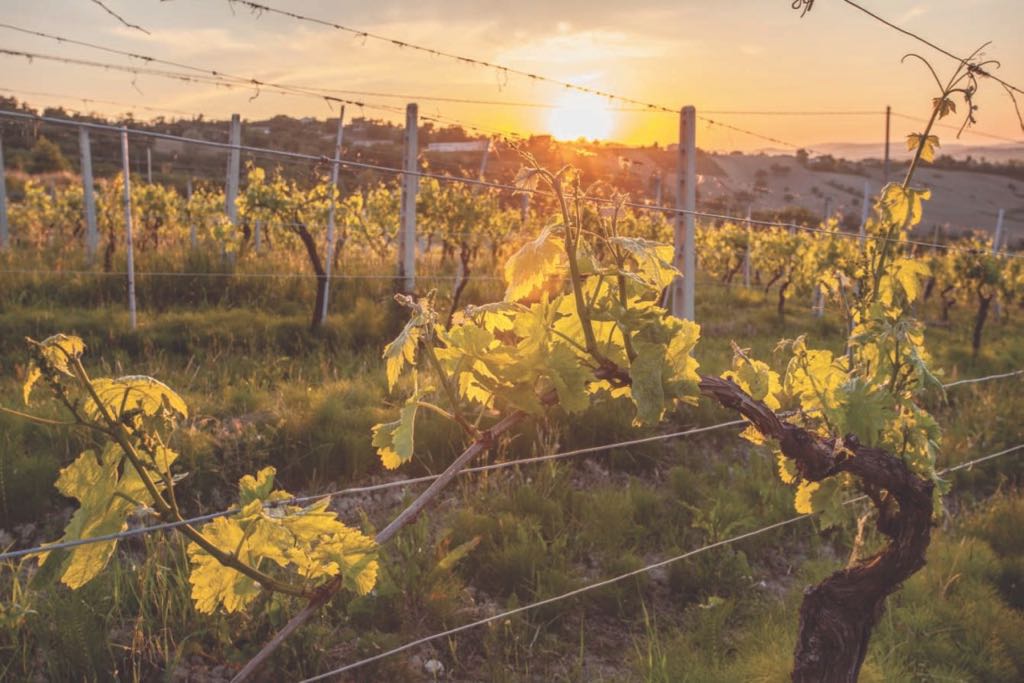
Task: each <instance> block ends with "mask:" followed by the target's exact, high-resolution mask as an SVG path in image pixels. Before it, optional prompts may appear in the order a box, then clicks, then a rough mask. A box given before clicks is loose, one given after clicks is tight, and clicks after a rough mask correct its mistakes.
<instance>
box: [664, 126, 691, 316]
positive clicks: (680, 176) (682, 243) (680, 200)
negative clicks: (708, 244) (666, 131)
mask: <svg viewBox="0 0 1024 683" xmlns="http://www.w3.org/2000/svg"><path fill="white" fill-rule="evenodd" d="M675 193H676V209H677V211H676V216H675V221H674V223H675V225H674V230H673V233H674V235H673V236H674V244H675V257H674V259H673V265H674V266H675V267H676V268H677V269H678V270H679V272H680V273H682V277H677V278H676V279H675V281H673V283H672V285H671V290H670V291H671V311H672V315H674V316H676V317H678V318H685V319H687V320H693V319H694V294H695V291H694V285H695V282H694V280H695V276H696V271H697V268H696V264H697V255H696V250H695V246H694V239H695V233H696V217H695V216H694V215H693V212H694V211H695V210H696V207H697V110H696V109H695V108H694V107H692V106H686V107H683V108H682V110H681V111H680V112H679V157H678V159H677V165H676V187H675Z"/></svg>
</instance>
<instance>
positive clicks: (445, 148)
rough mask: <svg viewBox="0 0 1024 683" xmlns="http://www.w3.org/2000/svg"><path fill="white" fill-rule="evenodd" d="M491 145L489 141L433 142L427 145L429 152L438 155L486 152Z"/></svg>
mask: <svg viewBox="0 0 1024 683" xmlns="http://www.w3.org/2000/svg"><path fill="white" fill-rule="evenodd" d="M489 144H490V141H489V140H470V141H468V142H431V143H430V144H429V145H427V151H428V152H437V153H438V154H459V153H463V152H485V151H486V150H487V146H488V145H489Z"/></svg>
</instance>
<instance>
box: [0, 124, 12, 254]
mask: <svg viewBox="0 0 1024 683" xmlns="http://www.w3.org/2000/svg"><path fill="white" fill-rule="evenodd" d="M9 239H10V234H9V233H8V231H7V178H6V176H5V174H4V140H3V138H0V249H7V242H8V240H9Z"/></svg>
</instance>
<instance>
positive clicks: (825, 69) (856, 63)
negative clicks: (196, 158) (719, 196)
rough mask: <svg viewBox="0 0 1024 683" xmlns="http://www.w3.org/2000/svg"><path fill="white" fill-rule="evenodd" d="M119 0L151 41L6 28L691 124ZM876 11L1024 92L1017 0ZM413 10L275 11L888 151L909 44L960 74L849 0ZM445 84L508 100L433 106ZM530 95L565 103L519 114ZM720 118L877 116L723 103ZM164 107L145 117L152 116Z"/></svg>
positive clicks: (401, 88) (499, 125) (551, 119)
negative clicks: (974, 57)
mask: <svg viewBox="0 0 1024 683" xmlns="http://www.w3.org/2000/svg"><path fill="white" fill-rule="evenodd" d="M268 1H269V0H268ZM109 4H110V6H111V7H112V8H114V9H115V10H117V11H118V12H120V13H121V14H122V15H123V16H125V17H126V18H127V19H129V20H130V21H132V22H134V23H137V24H140V25H142V26H143V27H145V28H146V29H148V30H149V31H150V34H149V35H146V34H144V33H141V32H139V31H134V30H131V29H129V28H126V27H123V26H120V25H118V24H117V23H116V21H115V20H113V19H112V18H111V17H110V16H108V15H106V14H105V13H103V12H102V10H101V9H99V8H98V7H97V6H96V5H94V4H92V3H87V2H68V1H67V0H65V1H64V2H58V1H56V0H37V1H35V2H32V3H18V4H17V5H16V6H14V7H7V8H5V12H4V18H3V19H2V21H4V22H6V23H10V24H13V25H16V26H21V27H25V28H31V29H37V30H42V31H47V32H51V33H58V34H61V35H65V36H68V37H72V38H78V39H81V40H87V41H91V42H96V43H101V44H104V45H108V46H111V47H117V48H119V49H124V50H130V51H134V52H139V53H144V54H148V55H152V56H156V57H160V58H164V59H170V60H175V61H178V62H184V63H187V64H191V65H195V66H200V67H211V68H217V69H220V70H222V71H226V72H229V73H234V74H237V75H241V76H246V77H256V78H260V79H262V80H270V81H278V82H284V83H289V84H294V85H303V86H315V87H322V88H337V89H344V90H354V91H371V92H376V93H384V94H396V95H415V96H418V97H417V101H418V102H419V104H420V111H421V112H422V113H423V114H425V115H431V116H437V117H444V118H448V119H455V120H460V121H464V122H467V123H471V124H475V125H477V126H480V127H482V128H484V129H487V130H489V131H496V132H497V131H501V132H515V133H520V134H530V133H549V132H554V133H555V134H556V135H558V136H560V137H575V136H577V135H585V136H588V137H592V136H601V137H605V136H607V137H609V138H611V139H614V140H617V141H622V142H627V143H632V144H650V143H652V142H655V141H657V142H660V143H661V144H667V143H670V142H673V141H674V139H675V136H676V135H677V131H678V121H677V117H676V116H675V115H672V114H665V113H650V112H645V111H636V110H635V109H636V108H635V107H634V106H633V105H625V104H622V103H614V102H608V101H605V100H601V99H598V98H594V97H587V96H582V95H578V94H573V93H571V92H569V91H566V90H564V89H561V88H558V87H557V86H552V85H549V84H544V83H539V82H535V81H531V80H529V79H526V78H522V77H517V76H507V77H506V76H503V75H502V74H500V73H498V72H495V71H494V70H491V69H486V68H482V67H473V66H468V65H465V64H461V63H457V62H454V61H451V60H446V59H443V58H439V57H430V56H427V55H423V54H420V53H416V52H414V51H411V50H408V49H401V48H398V47H395V46H393V45H386V44H382V43H379V42H376V41H373V40H366V41H364V40H362V39H358V38H353V36H351V35H348V34H345V33H342V32H339V31H336V30H333V29H331V28H328V27H324V26H317V25H312V24H304V23H300V22H296V21H294V20H291V19H288V18H285V17H276V16H270V15H263V16H256V15H254V14H252V13H250V12H249V11H247V10H245V9H243V8H241V7H238V6H234V7H232V6H229V4H228V3H227V2H218V1H216V0H208V1H206V2H199V1H198V0H176V1H175V2H157V1H156V0H140V1H136V2H128V0H111V1H110V2H109ZM863 4H865V5H866V6H868V7H869V8H871V9H873V10H876V11H878V12H879V13H881V14H882V15H884V16H886V17H888V18H890V19H892V20H893V21H896V22H898V23H899V24H900V25H902V26H905V27H907V28H908V29H911V30H914V31H917V32H919V33H921V34H923V35H925V36H927V37H929V38H931V39H932V40H934V41H935V42H937V43H939V44H940V45H943V46H946V47H948V48H949V49H951V50H953V51H954V52H957V53H968V52H970V51H971V50H972V49H974V48H975V47H977V46H978V45H980V44H981V43H982V42H984V41H986V40H991V41H993V44H992V46H991V47H990V48H989V49H988V54H989V55H991V56H992V57H995V58H998V59H1000V60H1001V61H1002V64H1003V66H1002V68H1001V69H1000V70H999V73H1000V75H1002V76H1003V77H1004V78H1006V79H1007V80H1008V81H1010V82H1013V83H1016V84H1017V85H1020V86H1021V87H1024V41H1021V40H1020V27H1021V26H1022V25H1024V4H1022V3H1020V2H1019V0H932V1H931V2H923V1H919V2H915V1H905V0H889V1H887V2H881V0H863ZM408 5H409V3H401V2H395V1H392V0H376V1H375V2H372V3H370V2H350V3H344V4H343V5H342V4H339V3H336V2H329V1H328V0H306V1H288V0H276V6H279V7H282V8H287V9H291V10H294V11H296V12H301V13H306V14H310V15H313V16H317V17H322V18H325V19H329V20H332V21H337V22H340V23H344V24H347V25H350V26H353V27H356V28H360V29H363V30H368V31H372V32H376V33H380V34H384V35H389V36H393V37H396V38H399V39H401V40H405V41H408V42H413V43H419V44H423V45H428V46H433V47H436V48H438V49H442V50H445V51H448V52H455V53H460V54H465V55H468V56H474V57H478V58H481V59H485V60H489V61H493V62H498V63H502V64H507V65H509V66H512V67H515V68H518V69H523V70H526V71H531V72H536V73H541V74H545V75H548V76H551V77H552V78H556V79H561V80H567V81H572V82H575V83H580V84H583V85H588V86H591V87H593V88H598V89H601V90H606V91H612V92H616V93H620V94H622V95H626V96H629V97H633V98H636V99H640V100H644V101H650V102H655V103H659V104H663V105H665V106H668V107H672V108H677V107H680V106H682V105H684V104H693V105H695V106H696V107H697V110H698V114H703V115H705V116H707V117H709V118H712V119H714V120H717V121H723V122H728V123H731V124H733V125H735V126H738V127H741V128H746V129H749V130H753V131H757V132H759V133H762V134H764V135H767V136H770V137H775V138H779V139H781V140H784V141H786V142H791V143H793V144H795V145H801V146H810V147H812V148H813V147H814V145H815V144H818V143H822V142H876V141H877V142H879V143H880V141H881V139H882V135H883V126H884V120H883V116H882V113H881V112H882V111H883V110H884V108H885V106H886V105H887V104H889V105H891V106H892V107H893V109H894V110H895V111H896V112H899V113H903V114H907V115H914V116H925V115H927V114H928V109H929V106H930V99H931V97H933V96H934V94H935V93H934V92H933V91H934V89H935V85H934V83H933V82H932V79H931V77H930V76H929V75H928V73H927V71H926V70H925V69H924V67H923V66H921V65H920V64H914V63H909V62H908V63H906V64H900V57H901V56H902V55H903V54H904V53H906V52H908V51H911V50H913V51H920V52H921V53H922V54H923V55H925V56H927V57H929V58H930V59H932V60H933V63H934V64H935V66H936V67H937V68H938V69H939V71H940V73H946V72H948V70H949V68H950V66H951V65H952V64H953V62H952V61H950V60H949V59H947V58H944V57H941V56H939V55H937V54H935V53H932V52H930V51H929V50H928V48H926V47H924V46H922V45H920V44H917V43H915V42H914V41H912V40H911V39H909V38H907V37H905V36H901V35H899V34H898V33H896V32H894V31H892V30H890V29H887V28H885V27H884V26H882V25H881V24H878V23H876V22H874V21H872V20H871V19H869V18H868V17H866V16H864V15H863V14H860V13H859V12H857V11H856V10H854V9H853V8H851V7H849V6H848V5H846V4H845V3H843V2H841V0H817V2H816V3H815V6H814V8H813V10H812V11H811V12H810V13H809V14H807V16H806V17H804V18H802V19H801V18H800V16H799V13H798V12H794V11H792V10H791V9H790V1H789V0H730V1H728V2H724V1H723V2H696V1H693V0H673V1H667V0H666V1H662V0H656V1H648V2H636V3H622V2H606V1H605V0H589V1H588V2H584V1H583V0H560V1H559V2H551V1H550V0H548V1H547V2H537V1H535V0H519V1H518V2H516V3H507V2H501V3H499V2H492V1H480V0H475V1H474V0H421V2H418V3H417V4H416V6H415V7H414V8H413V7H409V6H408ZM0 36H2V38H3V40H2V42H0V47H4V48H8V49H18V50H26V51H32V52H39V53H46V54H59V55H64V56H69V57H76V58H82V59H91V60H97V61H103V62H111V63H117V64H139V62H137V61H135V62H133V61H132V60H131V59H128V58H125V57H118V56H114V55H107V54H103V53H100V52H96V51H94V50H89V49H86V48H82V47H73V46H67V45H59V44H56V43H54V42H52V41H47V40H43V39H40V38H35V37H30V36H25V35H22V34H18V33H14V32H12V31H10V30H7V29H0ZM0 60H2V61H0V64H2V65H3V68H2V70H0V74H2V76H0V88H6V89H10V90H13V91H45V92H49V93H55V94H59V95H66V96H73V97H77V98H81V97H88V98H94V99H108V100H116V101H118V102H123V103H132V104H145V105H147V106H151V107H156V108H168V109H173V110H179V111H187V112H195V113H200V112H201V113H204V114H206V115H207V116H208V117H218V118H219V117H225V116H227V115H228V114H230V113H232V112H239V113H241V115H242V117H243V118H245V119H255V118H262V117H266V116H270V115H273V114H277V113H287V114H292V115H312V116H317V117H321V118H322V117H327V116H332V115H333V114H332V112H331V110H330V108H329V107H328V105H327V104H326V103H325V102H323V101H322V100H318V99H315V98H300V97H293V96H283V95H279V94H272V93H269V92H261V93H260V94H259V96H258V97H256V98H255V99H252V100H251V101H250V98H252V97H253V95H255V91H254V90H248V91H237V90H234V91H233V90H227V89H224V88H216V87H214V86H211V85H206V84H203V85H197V84H187V83H181V82H177V81H167V80H164V79H161V78H157V77H155V76H148V75H147V76H139V77H137V78H134V79H133V77H132V76H131V75H129V74H124V73H114V72H107V71H103V70H99V69H90V68H85V67H80V66H64V65H56V64H49V63H44V62H42V61H40V60H36V61H33V62H32V63H29V62H27V61H26V60H25V59H23V58H14V57H10V56H0ZM3 94H15V95H18V94H19V92H13V93H9V92H4V93H3ZM428 96H434V97H452V98H472V99H485V100H494V101H499V102H501V103H503V104H502V105H500V106H499V105H493V104H459V103H449V102H436V101H429V100H426V99H420V98H423V97H428ZM351 97H352V98H353V99H359V100H363V101H365V102H366V103H367V104H372V105H382V106H385V107H398V108H401V107H403V106H404V104H405V103H406V102H407V101H408V100H409V98H408V97H403V96H398V97H383V96H380V95H374V96H371V95H352V96H351ZM23 99H26V100H28V101H29V102H30V103H32V104H36V105H56V104H63V105H65V106H68V107H73V108H77V109H85V110H91V111H99V112H102V113H107V114H113V113H119V112H122V111H125V109H126V108H125V107H123V106H114V105H107V104H98V103H86V104H83V103H82V102H81V101H76V100H75V99H68V98H67V97H53V96H46V97H44V96H28V95H25V96H24V97H23ZM522 104H537V105H544V107H548V108H541V107H527V106H518V105H522ZM977 104H978V105H979V106H980V109H979V111H978V118H979V124H978V126H977V127H978V129H979V130H981V131H985V132H988V133H992V134H996V135H999V136H1004V137H1008V138H1013V139H1014V140H1017V141H1021V140H1024V133H1022V132H1021V130H1020V126H1019V123H1018V122H1017V117H1016V114H1015V113H1014V110H1013V106H1012V104H1011V102H1010V100H1009V98H1008V96H1007V95H1006V93H1005V92H1004V91H1003V90H1002V89H1001V88H999V87H998V85H996V84H995V83H991V82H985V83H983V84H982V91H981V93H980V94H979V96H978V98H977ZM1022 104H1024V98H1022ZM550 107H556V108H555V109H551V108H550ZM557 107H562V108H561V109H558V108H557ZM723 110H744V111H749V110H788V111H792V110H801V111H807V110H810V111H822V110H827V111H851V110H852V111H858V112H864V111H870V112H877V113H875V114H871V115H865V114H860V115H833V116H824V115H816V116H788V115H787V116H781V115H771V116H769V115H752V114H743V115H733V114H727V113H717V112H721V111H723ZM349 112H350V113H349V115H350V116H351V115H353V114H358V113H359V112H358V111H356V110H354V109H353V108H351V107H350V108H349ZM363 114H365V115H367V116H374V117H378V118H388V119H392V120H399V118H400V117H399V116H397V115H396V114H394V113H393V111H391V110H388V109H383V110H382V109H375V108H370V107H367V108H366V109H365V110H364V111H363ZM152 115H153V113H152V112H146V111H141V110H140V111H137V112H136V116H137V117H138V118H149V117H150V116H152ZM169 115H174V114H173V113H171V112H169ZM893 123H894V127H893V137H894V139H896V140H898V139H900V138H902V137H903V136H904V135H905V134H906V133H908V132H911V131H912V130H913V129H915V128H916V127H917V124H914V123H913V122H911V121H908V120H904V119H895V120H894V122H893ZM940 137H942V139H943V140H944V141H946V142H947V143H948V142H952V141H953V140H952V138H953V134H952V133H950V132H948V131H940ZM962 142H966V143H970V144H993V143H998V141H996V140H991V139H988V138H985V137H981V136H978V135H968V136H965V137H964V139H963V140H962ZM697 144H698V146H700V147H702V148H705V149H720V150H733V149H740V150H751V149H759V148H764V147H780V145H775V144H773V143H770V142H767V141H765V140H763V139H759V138H756V137H752V136H748V135H745V134H743V133H740V132H737V131H734V130H729V129H726V128H723V127H720V126H714V125H710V124H708V123H702V124H701V125H700V127H699V128H698V133H697Z"/></svg>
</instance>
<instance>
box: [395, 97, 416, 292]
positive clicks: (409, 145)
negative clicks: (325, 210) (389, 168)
mask: <svg viewBox="0 0 1024 683" xmlns="http://www.w3.org/2000/svg"><path fill="white" fill-rule="evenodd" d="M418 118H419V117H418V107H417V106H416V104H415V103H412V104H409V105H407V106H406V108H405V153H404V155H403V160H402V169H403V170H404V171H405V173H404V174H403V175H402V209H401V227H400V230H399V234H398V276H399V278H400V279H401V282H402V291H403V292H412V291H414V290H415V289H416V192H417V190H418V189H419V177H417V176H416V175H415V174H416V173H417V172H418V170H419V164H418V157H419V146H418V140H417V137H418V136H417V126H418Z"/></svg>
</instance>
